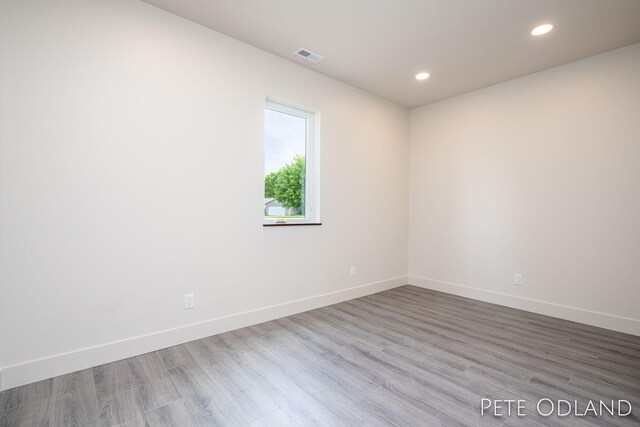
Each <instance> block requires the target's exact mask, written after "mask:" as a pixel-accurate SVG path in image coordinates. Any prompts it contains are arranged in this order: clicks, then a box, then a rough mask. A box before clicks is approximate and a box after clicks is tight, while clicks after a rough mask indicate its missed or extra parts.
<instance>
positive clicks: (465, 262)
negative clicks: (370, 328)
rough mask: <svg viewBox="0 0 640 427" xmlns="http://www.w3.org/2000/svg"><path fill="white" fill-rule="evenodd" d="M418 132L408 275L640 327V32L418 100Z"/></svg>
mask: <svg viewBox="0 0 640 427" xmlns="http://www.w3.org/2000/svg"><path fill="white" fill-rule="evenodd" d="M410 139H411V145H410V164H411V166H410V170H411V172H410V204H411V207H410V228H409V236H410V237H409V240H410V247H409V253H410V261H409V275H410V282H411V283H414V284H418V285H422V286H426V287H430V288H434V289H440V290H444V291H447V292H452V293H457V294H460V295H466V296H471V297H474V298H479V299H484V300H487V301H492V302H498V303H501V304H505V305H511V306H514V307H520V308H525V309H528V310H532V311H537V312H541V313H545V314H551V315H555V316H559V317H564V318H568V319H572V320H578V321H582V322H585V323H590V324H595V325H599V326H605V327H609V328H612V329H617V330H621V331H626V332H630V333H635V334H638V335H640V308H639V307H640V282H639V279H638V277H639V276H638V275H639V273H640V44H635V45H632V46H628V47H626V48H622V49H618V50H615V51H611V52H608V53H605V54H601V55H597V56H594V57H591V58H587V59H584V60H582V61H578V62H574V63H571V64H568V65H564V66H561V67H557V68H553V69H550V70H547V71H544V72H540V73H537V74H533V75H530V76H527V77H524V78H520V79H517V80H513V81H510V82H506V83H503V84H499V85H496V86H493V87H490V88H486V89H483V90H479V91H476V92H472V93H469V94H466V95H462V96H459V97H456V98H452V99H449V100H447V101H443V102H439V103H436V104H432V105H429V106H425V107H422V108H419V109H416V110H412V111H411V137H410ZM516 272H517V273H523V274H524V286H523V287H517V286H514V285H513V284H512V282H513V275H514V273H516Z"/></svg>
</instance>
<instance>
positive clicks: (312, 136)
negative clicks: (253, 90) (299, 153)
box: [262, 98, 320, 225]
mask: <svg viewBox="0 0 640 427" xmlns="http://www.w3.org/2000/svg"><path fill="white" fill-rule="evenodd" d="M265 109H269V110H273V111H277V112H280V113H284V114H290V115H292V116H296V117H301V118H303V119H305V121H306V134H305V153H304V158H305V180H304V185H305V188H304V195H305V200H304V204H305V217H304V218H265V217H263V221H264V224H265V225H295V224H298V225H310V224H320V199H319V196H320V168H319V160H320V151H319V148H320V144H319V142H320V132H319V131H320V113H319V112H318V111H311V110H309V109H306V108H299V107H294V106H292V105H291V104H288V103H283V102H281V101H275V100H273V99H271V98H267V102H266V105H265ZM265 125H266V123H265ZM264 128H266V126H265V127H263V129H264ZM263 144H266V137H265V138H264V139H263ZM264 149H265V155H266V145H264ZM263 175H264V174H263ZM262 185H263V190H262V192H263V193H264V179H263V183H262Z"/></svg>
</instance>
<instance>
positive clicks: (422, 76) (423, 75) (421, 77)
mask: <svg viewBox="0 0 640 427" xmlns="http://www.w3.org/2000/svg"><path fill="white" fill-rule="evenodd" d="M428 78H429V73H418V74H416V79H417V80H426V79H428Z"/></svg>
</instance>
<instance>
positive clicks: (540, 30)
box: [531, 24, 553, 36]
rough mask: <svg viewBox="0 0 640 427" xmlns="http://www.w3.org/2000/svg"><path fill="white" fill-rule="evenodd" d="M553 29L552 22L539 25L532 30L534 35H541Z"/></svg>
mask: <svg viewBox="0 0 640 427" xmlns="http://www.w3.org/2000/svg"><path fill="white" fill-rule="evenodd" d="M552 29H553V25H551V24H543V25H538V26H537V27H535V28H534V29H533V30H532V31H531V35H532V36H541V35H543V34H547V33H548V32H549V31H551V30H552Z"/></svg>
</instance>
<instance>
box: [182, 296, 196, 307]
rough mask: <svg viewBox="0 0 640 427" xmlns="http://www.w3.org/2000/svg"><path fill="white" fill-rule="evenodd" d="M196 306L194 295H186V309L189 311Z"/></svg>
mask: <svg viewBox="0 0 640 427" xmlns="http://www.w3.org/2000/svg"><path fill="white" fill-rule="evenodd" d="M195 305H196V302H195V297H194V295H193V294H184V309H185V310H188V309H190V308H193V307H194V306H195Z"/></svg>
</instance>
